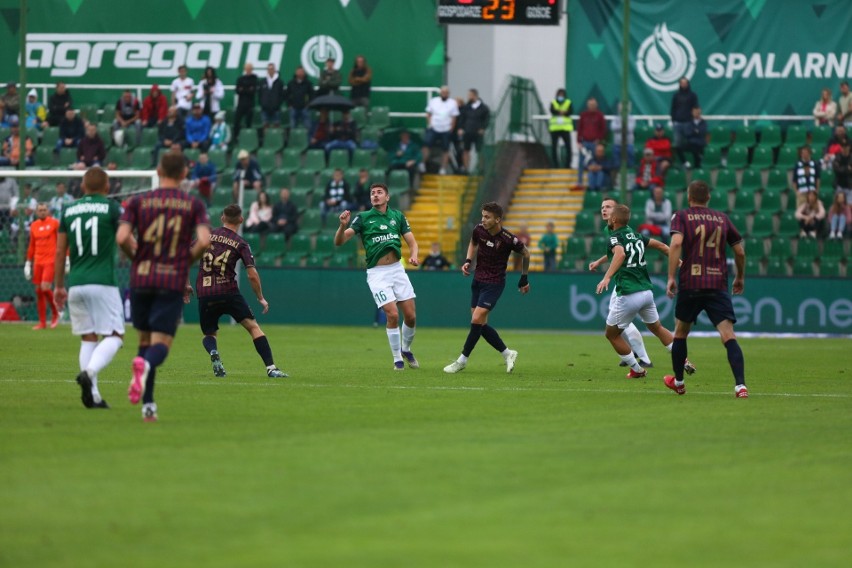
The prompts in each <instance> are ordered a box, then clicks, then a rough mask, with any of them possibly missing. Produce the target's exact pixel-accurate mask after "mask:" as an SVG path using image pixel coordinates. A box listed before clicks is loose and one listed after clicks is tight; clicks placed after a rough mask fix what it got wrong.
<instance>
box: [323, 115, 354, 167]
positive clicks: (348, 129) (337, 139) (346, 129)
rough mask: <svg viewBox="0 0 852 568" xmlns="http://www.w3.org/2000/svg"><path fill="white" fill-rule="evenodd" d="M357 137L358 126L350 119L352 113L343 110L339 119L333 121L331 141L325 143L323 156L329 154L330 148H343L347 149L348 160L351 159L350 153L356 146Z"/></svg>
mask: <svg viewBox="0 0 852 568" xmlns="http://www.w3.org/2000/svg"><path fill="white" fill-rule="evenodd" d="M357 137H358V126H357V125H356V124H355V121H354V120H352V113H351V112H349V110H344V111H343V113H341V115H340V120H338V121H335V123H334V124H333V125H332V127H331V141H329V142H328V144H326V145H325V156H326V159H328V156H329V155H330V154H331V151H332V150H337V149H339V148H344V149H346V150H348V151H349V161H350V162H351V161H352V153H353V152H354V151H355V148H357V147H358V142H357V141H356V138H357Z"/></svg>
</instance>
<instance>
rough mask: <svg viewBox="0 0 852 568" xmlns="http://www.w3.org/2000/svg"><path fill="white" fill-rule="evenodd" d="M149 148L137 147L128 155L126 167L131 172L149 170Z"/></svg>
mask: <svg viewBox="0 0 852 568" xmlns="http://www.w3.org/2000/svg"><path fill="white" fill-rule="evenodd" d="M152 150H153V148H152V147H150V146H137V147H136V148H134V149H133V150H132V151H131V153H130V160H129V162H128V165H129V166H130V169H131V170H147V169H150V168H151V151H152Z"/></svg>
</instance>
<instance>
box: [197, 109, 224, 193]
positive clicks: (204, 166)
mask: <svg viewBox="0 0 852 568" xmlns="http://www.w3.org/2000/svg"><path fill="white" fill-rule="evenodd" d="M219 112H221V111H219ZM189 187H194V188H196V189H197V190H198V195H200V196H201V198H202V199H203V200H204V202H205V203H206V204H207V206H208V207H210V202H211V201H212V198H213V192H214V191H216V166H214V165H213V164H211V163H210V157H209V156H208V155H207V152H201V153H200V154H198V161H197V162H195V165H194V166H193V167H192V169H191V170H190V172H189ZM226 191H227V190H226Z"/></svg>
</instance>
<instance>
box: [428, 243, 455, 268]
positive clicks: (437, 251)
mask: <svg viewBox="0 0 852 568" xmlns="http://www.w3.org/2000/svg"><path fill="white" fill-rule="evenodd" d="M450 266H451V264H450V261H449V260H447V257H445V256H444V255H443V253H441V243H432V248H430V249H429V254H428V255H427V256H426V258H424V259H423V262H422V263H420V270H431V271H435V270H438V271H440V270H449V268H450Z"/></svg>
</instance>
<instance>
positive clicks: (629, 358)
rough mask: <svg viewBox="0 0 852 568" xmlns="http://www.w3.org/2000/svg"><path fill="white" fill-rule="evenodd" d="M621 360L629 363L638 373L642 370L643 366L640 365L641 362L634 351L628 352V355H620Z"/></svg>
mask: <svg viewBox="0 0 852 568" xmlns="http://www.w3.org/2000/svg"><path fill="white" fill-rule="evenodd" d="M619 357H621V360H622V361H624V362H625V363H627V366H628V367H630V368H631V369H633V370H634V371H636V372H637V373H641V372H642V366H641V365H639V362H638V361H637V360H636V357H635V356H634V355H633V353H628V354H627V355H619Z"/></svg>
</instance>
